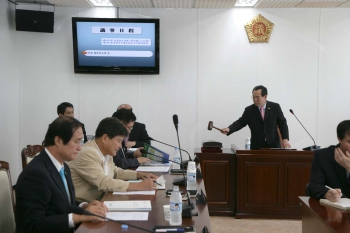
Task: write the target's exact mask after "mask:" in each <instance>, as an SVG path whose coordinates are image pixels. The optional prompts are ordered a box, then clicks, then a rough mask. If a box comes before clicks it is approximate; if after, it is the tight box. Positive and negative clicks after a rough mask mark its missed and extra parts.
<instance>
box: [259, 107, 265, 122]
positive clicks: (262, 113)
mask: <svg viewBox="0 0 350 233" xmlns="http://www.w3.org/2000/svg"><path fill="white" fill-rule="evenodd" d="M260 113H261V117H262V119H263V120H264V117H265V111H264V107H261V108H260Z"/></svg>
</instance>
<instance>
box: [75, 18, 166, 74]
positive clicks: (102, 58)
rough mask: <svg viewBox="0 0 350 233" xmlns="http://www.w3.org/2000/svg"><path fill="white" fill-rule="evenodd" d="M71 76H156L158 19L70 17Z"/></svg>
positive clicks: (157, 64) (157, 71) (157, 68)
mask: <svg viewBox="0 0 350 233" xmlns="http://www.w3.org/2000/svg"><path fill="white" fill-rule="evenodd" d="M72 28H73V52H74V72H75V73H105V74H159V19H126V18H78V17H73V18H72Z"/></svg>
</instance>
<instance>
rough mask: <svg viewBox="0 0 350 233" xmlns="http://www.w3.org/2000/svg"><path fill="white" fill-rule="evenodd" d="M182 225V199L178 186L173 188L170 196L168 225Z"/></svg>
mask: <svg viewBox="0 0 350 233" xmlns="http://www.w3.org/2000/svg"><path fill="white" fill-rule="evenodd" d="M181 224H182V198H181V194H180V192H179V186H174V187H173V192H172V193H171V195H170V225H181Z"/></svg>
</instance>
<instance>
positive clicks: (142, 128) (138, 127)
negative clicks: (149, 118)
mask: <svg viewBox="0 0 350 233" xmlns="http://www.w3.org/2000/svg"><path fill="white" fill-rule="evenodd" d="M148 137H149V136H148V134H147V130H146V125H145V124H142V123H139V122H135V123H134V126H133V128H132V130H131V132H130V134H129V139H128V140H129V141H135V142H136V145H135V146H133V147H134V148H139V147H143V144H144V143H147V144H151V142H150V140H148V139H147V138H148Z"/></svg>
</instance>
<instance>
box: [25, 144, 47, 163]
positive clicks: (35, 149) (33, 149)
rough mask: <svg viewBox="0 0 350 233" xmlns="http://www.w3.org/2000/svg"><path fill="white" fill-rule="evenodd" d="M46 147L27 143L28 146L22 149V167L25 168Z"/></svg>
mask: <svg viewBox="0 0 350 233" xmlns="http://www.w3.org/2000/svg"><path fill="white" fill-rule="evenodd" d="M43 149H44V146H42V145H27V147H26V148H23V149H22V153H21V156H22V168H23V169H24V167H25V166H27V164H28V163H29V162H30V161H31V160H32V159H33V158H34V157H35V156H37V155H38V154H40V152H41V151H42V150H43Z"/></svg>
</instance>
